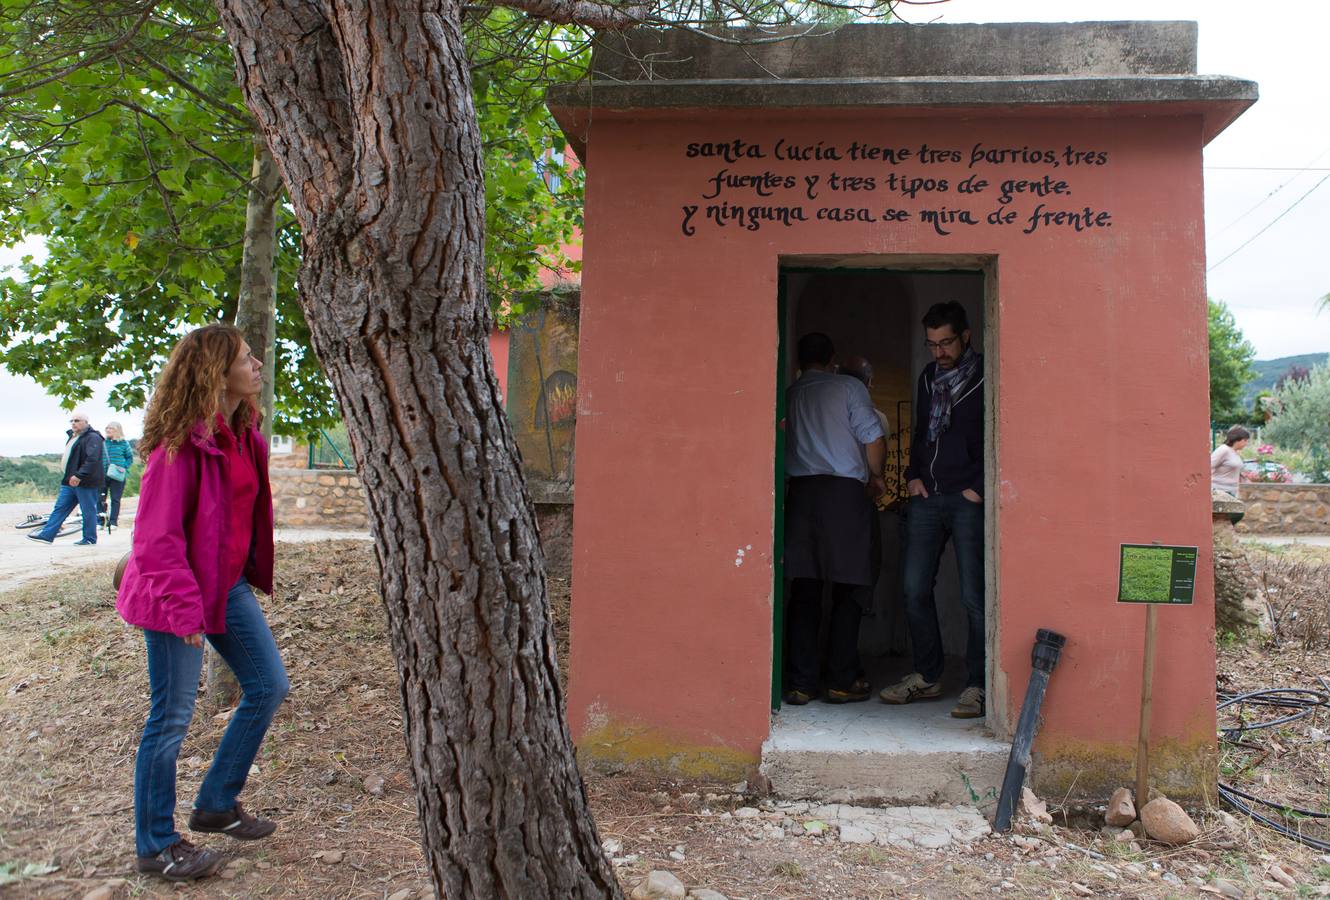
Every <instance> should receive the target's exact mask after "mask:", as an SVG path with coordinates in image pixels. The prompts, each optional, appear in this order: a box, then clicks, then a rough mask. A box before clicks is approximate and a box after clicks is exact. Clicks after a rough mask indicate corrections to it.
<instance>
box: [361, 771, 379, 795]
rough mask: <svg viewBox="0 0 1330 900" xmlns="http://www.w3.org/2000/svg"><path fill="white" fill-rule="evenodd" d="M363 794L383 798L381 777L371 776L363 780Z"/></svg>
mask: <svg viewBox="0 0 1330 900" xmlns="http://www.w3.org/2000/svg"><path fill="white" fill-rule="evenodd" d="M365 793H367V794H372V795H374V796H375V797H382V796H383V776H382V775H371V776H369V777H368V778H366V779H365Z"/></svg>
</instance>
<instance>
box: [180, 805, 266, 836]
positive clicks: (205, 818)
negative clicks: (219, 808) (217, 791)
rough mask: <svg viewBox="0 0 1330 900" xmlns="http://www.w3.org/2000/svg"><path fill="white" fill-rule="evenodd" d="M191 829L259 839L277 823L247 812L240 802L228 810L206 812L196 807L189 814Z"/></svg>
mask: <svg viewBox="0 0 1330 900" xmlns="http://www.w3.org/2000/svg"><path fill="white" fill-rule="evenodd" d="M189 830H190V831H204V832H211V833H213V834H224V835H226V836H227V837H233V838H235V839H236V840H238V841H257V840H258V839H259V838H266V837H267V836H268V835H270V834H272V833H273V832H274V831H276V830H277V823H276V822H274V821H272V820H271V819H265V818H263V817H262V816H256V815H252V814H250V813H247V812H245V808H244V807H243V806H241V805H240V804H239V803H237V804H236V805H235V808H234V809H228V810H227V811H226V812H219V813H213V812H204V811H203V810H201V809H196V810H194V811H193V812H191V813H190V814H189Z"/></svg>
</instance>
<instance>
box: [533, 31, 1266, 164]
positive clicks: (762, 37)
mask: <svg viewBox="0 0 1330 900" xmlns="http://www.w3.org/2000/svg"><path fill="white" fill-rule="evenodd" d="M782 38H783V39H782ZM754 42H756V43H754ZM1195 72H1196V26H1195V23H1192V22H1087V23H1071V24H1067V23H1062V24H1044V23H1037V24H1035V23H1032V24H1009V25H886V24H875V25H847V26H843V27H841V28H839V29H836V30H834V31H822V32H812V33H805V32H798V31H794V30H790V29H786V30H784V31H783V32H779V31H778V32H774V33H773V32H757V31H754V30H751V29H749V30H742V29H738V30H729V31H724V32H720V33H718V34H717V35H714V36H712V37H705V36H701V35H699V34H697V33H696V32H692V31H685V30H683V29H635V30H633V31H630V32H627V33H625V34H622V35H605V36H602V37H601V38H600V39H599V42H598V45H597V48H596V51H595V53H594V55H593V59H592V72H591V76H590V78H589V79H586V80H583V81H580V82H576V83H573V84H564V85H555V86H553V87H552V88H550V90H549V91H548V93H547V97H546V102H547V103H548V105H549V107H550V109H551V110H552V111H553V113H554V115H555V118H556V119H557V120H558V122H559V124H560V126H561V127H562V128H563V130H564V133H565V134H566V135H567V136H568V139H569V141H570V143H571V144H572V145H573V148H574V149H575V150H576V151H577V153H578V156H579V157H580V158H581V159H582V161H583V163H589V160H588V159H587V152H586V150H587V148H586V135H587V129H588V123H589V121H590V119H591V117H592V116H591V114H592V113H593V112H594V113H595V115H596V116H598V117H601V118H604V117H606V116H609V117H616V118H617V117H626V118H634V117H642V116H650V115H668V114H674V115H689V116H697V115H700V114H703V113H704V112H705V111H706V110H725V111H735V110H740V109H745V110H754V111H759V110H760V111H780V110H795V109H797V110H806V111H810V112H812V111H816V110H850V109H872V110H874V111H875V112H884V113H889V114H892V115H907V114H918V115H928V116H959V115H964V116H981V115H1003V116H1011V115H1024V114H1029V113H1034V114H1038V115H1053V114H1062V115H1066V116H1068V117H1086V116H1094V117H1103V116H1114V115H1119V116H1120V115H1130V116H1198V117H1200V118H1201V119H1202V141H1203V142H1208V141H1210V140H1211V139H1212V138H1213V137H1214V136H1215V135H1217V134H1219V133H1220V132H1221V131H1223V129H1224V128H1226V127H1227V126H1228V125H1229V124H1230V123H1231V122H1232V121H1233V120H1234V119H1236V118H1237V117H1238V115H1240V114H1241V113H1242V111H1243V110H1245V109H1246V108H1247V107H1248V106H1250V105H1251V104H1252V103H1254V102H1256V99H1257V95H1258V92H1257V86H1256V83H1255V82H1253V81H1247V80H1244V79H1240V78H1231V77H1227V76H1215V75H1197V74H1195Z"/></svg>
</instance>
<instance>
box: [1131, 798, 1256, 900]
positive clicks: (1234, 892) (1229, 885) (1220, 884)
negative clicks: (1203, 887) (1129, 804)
mask: <svg viewBox="0 0 1330 900" xmlns="http://www.w3.org/2000/svg"><path fill="white" fill-rule="evenodd" d="M1151 802H1153V801H1151ZM1146 805H1147V806H1149V804H1148V803H1147V804H1146ZM1213 887H1214V889H1215V890H1217V891H1219V893H1221V894H1223V895H1224V896H1225V897H1229V898H1231V900H1242V898H1243V897H1244V896H1245V895H1246V891H1244V890H1243V889H1242V887H1241V885H1238V884H1236V883H1235V882H1232V881H1229V880H1228V879H1227V878H1216V879H1215V881H1214V885H1213Z"/></svg>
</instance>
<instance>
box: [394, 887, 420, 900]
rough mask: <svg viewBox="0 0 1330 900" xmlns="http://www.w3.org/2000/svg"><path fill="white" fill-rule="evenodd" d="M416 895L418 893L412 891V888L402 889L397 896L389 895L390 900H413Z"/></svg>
mask: <svg viewBox="0 0 1330 900" xmlns="http://www.w3.org/2000/svg"><path fill="white" fill-rule="evenodd" d="M415 895H416V892H415V891H413V890H411V888H402V889H401V890H400V891H398V892H397V893H395V894H389V895H388V900H411V898H412V897H414V896H415Z"/></svg>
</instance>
